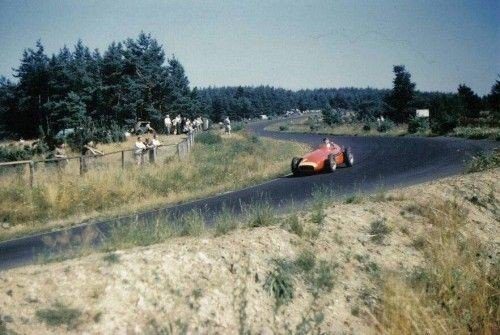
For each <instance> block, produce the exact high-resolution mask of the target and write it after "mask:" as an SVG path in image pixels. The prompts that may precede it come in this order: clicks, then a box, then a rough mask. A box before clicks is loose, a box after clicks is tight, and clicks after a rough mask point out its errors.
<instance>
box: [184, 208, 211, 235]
mask: <svg viewBox="0 0 500 335" xmlns="http://www.w3.org/2000/svg"><path fill="white" fill-rule="evenodd" d="M179 224H180V235H181V236H188V235H189V236H200V235H201V234H202V233H203V231H204V230H205V219H204V218H203V215H202V214H201V212H199V211H196V210H192V211H191V212H189V213H187V214H184V215H183V216H182V217H181V219H180V223H179Z"/></svg>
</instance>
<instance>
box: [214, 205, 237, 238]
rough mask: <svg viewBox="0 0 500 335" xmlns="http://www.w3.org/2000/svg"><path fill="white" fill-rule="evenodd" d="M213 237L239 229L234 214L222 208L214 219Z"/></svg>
mask: <svg viewBox="0 0 500 335" xmlns="http://www.w3.org/2000/svg"><path fill="white" fill-rule="evenodd" d="M214 225H215V235H216V236H220V235H225V234H227V233H229V232H231V231H233V230H235V229H238V228H239V226H240V225H239V222H238V220H236V219H235V217H234V213H232V212H231V211H229V210H228V209H227V208H226V207H224V208H222V212H221V213H220V214H219V215H217V217H216V218H215V219H214Z"/></svg>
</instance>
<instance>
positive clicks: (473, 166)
mask: <svg viewBox="0 0 500 335" xmlns="http://www.w3.org/2000/svg"><path fill="white" fill-rule="evenodd" d="M497 167H500V150H498V149H497V150H495V151H493V152H492V153H488V154H479V155H477V156H474V157H472V159H471V160H470V161H469V162H468V163H467V166H466V172H467V173H473V172H481V171H485V170H488V169H494V168H497Z"/></svg>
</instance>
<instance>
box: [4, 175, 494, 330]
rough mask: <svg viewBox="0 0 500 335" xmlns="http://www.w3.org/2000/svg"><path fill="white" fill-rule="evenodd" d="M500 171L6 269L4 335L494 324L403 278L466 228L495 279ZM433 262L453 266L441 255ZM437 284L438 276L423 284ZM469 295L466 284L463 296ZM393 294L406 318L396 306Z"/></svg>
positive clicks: (464, 236)
mask: <svg viewBox="0 0 500 335" xmlns="http://www.w3.org/2000/svg"><path fill="white" fill-rule="evenodd" d="M499 173H500V169H495V170H491V171H488V172H483V173H476V174H470V175H464V176H457V177H452V178H447V179H443V180H440V181H437V182H431V183H427V184H422V185H419V186H413V187H409V188H406V189H401V190H397V191H391V192H389V193H382V192H381V193H379V194H375V195H374V196H370V197H367V196H354V197H351V198H349V199H347V200H346V201H345V202H344V203H333V202H330V200H329V199H327V198H326V197H324V196H323V197H322V198H318V199H317V200H316V201H315V203H314V204H313V206H312V207H311V209H310V211H309V212H300V211H299V212H297V213H296V214H294V213H292V214H290V215H289V216H288V217H285V218H281V219H280V220H278V221H279V222H280V223H279V224H276V225H271V226H266V227H258V228H251V229H250V228H241V229H237V230H234V231H232V232H229V233H228V234H226V235H222V236H214V235H213V234H211V233H206V234H205V235H203V236H202V237H182V238H175V239H172V240H169V241H168V242H167V243H164V244H158V245H154V246H150V247H140V248H133V249H128V250H122V251H117V252H114V253H108V254H93V255H90V256H87V257H82V258H79V259H73V260H67V261H63V262H60V263H50V264H41V265H34V266H28V267H24V268H18V269H13V270H9V271H5V272H1V273H0V294H1V295H2V299H0V317H1V318H2V320H3V321H2V324H0V333H2V330H3V331H5V332H6V333H7V334H8V333H9V332H10V331H15V332H17V333H23V334H24V333H37V334H66V333H72V332H75V331H76V332H78V333H86V334H125V333H126V334H143V333H146V334H147V333H149V334H158V333H162V334H163V333H167V334H171V333H174V334H177V333H184V332H188V333H211V334H212V333H218V334H233V333H238V332H239V333H247V332H250V333H252V334H273V333H275V334H276V333H279V334H281V333H289V332H290V331H292V332H293V333H300V334H305V333H309V332H311V331H312V330H313V329H320V330H321V331H322V333H327V334H333V333H335V334H342V333H347V334H350V333H354V334H370V333H376V332H379V331H384V332H387V333H394V334H396V333H401V332H407V331H409V332H414V333H418V332H419V331H415V329H419V330H420V332H421V333H426V332H427V333H440V332H446V331H447V330H450V329H455V331H457V333H462V331H461V329H468V328H469V329H472V330H474V331H477V330H479V329H482V330H483V331H485V333H488V329H489V330H490V331H493V332H494V328H491V327H492V326H491V324H489V323H488V322H489V321H488V320H490V321H491V320H492V319H493V320H494V318H495V315H497V316H498V305H496V309H495V308H493V309H491V308H490V309H489V310H485V311H483V310H482V309H483V307H484V306H485V305H480V304H479V303H478V302H476V303H470V302H467V305H468V306H469V307H468V308H470V311H469V312H470V313H469V314H468V315H469V319H467V320H465V319H464V320H465V321H463V320H460V318H457V317H455V316H453V315H452V314H451V312H449V311H450V310H451V311H453V308H447V309H446V310H447V312H446V313H445V312H443V310H444V309H442V308H441V307H439V304H438V303H437V301H434V300H433V298H432V296H430V295H429V294H428V293H425V292H423V291H421V290H419V289H418V285H414V286H411V287H412V289H407V288H406V286H405V285H409V284H408V281H407V278H408V277H409V274H412V275H414V274H415V273H424V272H423V271H424V270H422V269H428V272H426V273H432V271H431V270H432V269H433V267H434V266H436V264H435V259H434V258H433V257H432V255H437V251H438V249H433V246H434V247H435V246H436V244H434V243H435V241H434V239H433V238H434V237H436V236H440V238H442V237H443V236H448V237H449V239H448V240H443V239H442V240H441V242H440V243H441V244H442V245H446V244H445V243H448V242H447V241H451V242H450V243H455V241H454V236H458V239H459V240H460V241H462V242H463V243H466V245H465V246H464V247H463V248H462V249H463V250H469V249H467V248H469V247H470V248H472V247H474V248H479V246H480V248H481V249H480V250H481V252H480V253H478V254H477V260H474V262H476V261H477V262H480V264H482V265H481V266H483V265H484V271H482V272H484V273H485V274H488V273H493V275H495V271H498V264H499V263H498V245H499V243H500V226H499V225H498V220H499V217H500V206H499V200H498V199H499V197H500V194H499V190H500V187H499V186H500V185H499V184H500V181H499V178H498V177H499ZM455 210H456V211H459V212H455ZM432 213H437V216H432V215H434V214H432ZM456 213H460V215H456V219H457V220H459V221H460V222H461V223H460V224H458V223H457V225H456V226H453V229H454V230H453V231H451V230H449V231H448V230H446V229H449V228H450V227H451V226H446V225H441V223H446V222H448V221H446V220H448V219H449V218H450V217H453V218H455V216H454V215H455V214H456ZM440 218H441V219H440ZM450 220H451V219H450ZM449 222H455V221H449ZM443 229H445V230H443ZM444 231H446V232H447V233H448V235H446V234H443V232H444ZM454 234H455V235H454ZM450 236H451V237H450ZM470 241H475V242H474V243H471V244H470V245H469V244H467V243H469V242H470ZM443 243H444V244H443ZM450 245H451V244H450ZM471 250H472V249H471ZM474 250H476V249H474ZM478 250H479V249H478ZM445 251H446V252H447V253H448V256H449V257H447V258H449V259H450V260H452V259H453V260H456V261H457V262H458V260H460V259H461V258H460V257H459V256H456V257H454V252H455V249H453V248H451V247H450V248H449V249H448V250H445ZM456 252H457V253H460V252H461V251H456ZM457 255H459V254H457ZM433 262H434V263H433ZM457 264H459V263H455V265H457ZM474 264H476V263H474ZM478 264H479V263H478ZM439 266H440V269H443V273H445V270H446V266H447V265H446V264H444V263H443V264H440V265H439ZM460 269H462V270H464V271H465V270H466V266H465V265H460ZM419 271H420V272H419ZM491 271H493V272H491ZM497 273H498V272H497ZM410 277H411V276H410ZM413 277H414V276H413ZM413 277H412V278H413ZM419 278H420V277H419ZM467 278H469V279H470V278H473V277H471V276H468V277H467ZM470 280H472V279H470ZM436 283H441V282H439V281H438V280H437V279H435V280H434V281H430V280H429V282H427V284H429V285H430V284H433V285H434V284H435V285H437V284H436ZM388 284H390V286H388ZM441 284H442V283H441ZM441 284H439V285H441ZM496 284H497V285H498V283H496ZM442 285H444V284H442ZM490 286H491V285H490ZM398 287H403V288H404V289H402V290H400V291H398V290H397V288H398ZM408 287H409V286H408ZM440 287H441V288H442V287H444V286H440ZM475 287H476V289H477V287H478V286H477V285H476V286H475ZM498 289H499V288H498V287H493V290H494V291H493V293H491V292H489V291H488V292H489V293H488V292H486V293H485V292H482V293H477V296H478V298H477V299H479V298H480V296H481V294H482V295H485V296H486V298H491V297H493V296H494V292H497V293H498ZM463 290H466V288H463ZM495 290H496V291H495ZM402 292H405V293H407V294H411V296H410V298H411V299H414V298H418V299H416V300H415V299H414V300H411V299H410V298H408V296H403V295H401V294H402ZM440 292H441V293H442V290H441V291H440ZM467 292H468V291H467ZM467 292H466V291H461V296H462V297H464V299H465V298H466V297H467V294H466V293H467ZM497 296H498V295H497ZM406 298H408V299H406ZM405 299H406V300H405ZM450 299H451V298H450ZM477 299H476V300H477ZM394 301H397V302H398V308H400V309H402V310H405V312H404V313H403V314H404V315H400V314H398V313H397V311H395V310H394V308H393V304H392V303H391V302H394ZM415 301H417V302H418V303H416V302H415ZM447 301H448V302H449V301H455V300H447ZM488 301H489V300H488V299H486V302H485V303H488ZM443 303H444V302H443ZM419 304H421V305H419ZM494 305H495V304H494V303H493V307H494ZM412 306H414V307H412ZM452 307H453V306H452ZM455 307H457V306H455ZM458 307H460V306H458ZM458 307H457V308H458ZM413 308H415V309H413ZM416 308H420V309H419V310H418V313H417V314H418V316H413V314H412V313H413V312H415V310H416ZM460 308H461V309H462V310H463V309H464V307H463V306H462V307H460ZM480 309H481V310H480ZM484 309H486V308H484ZM415 313H416V312H415ZM478 313H479V314H478ZM417 314H415V315H417ZM405 315H408V316H411V317H412V321H411V322H408V320H406V319H405ZM476 316H477V317H476ZM481 316H484V318H481ZM488 318H489V319H488ZM455 319H457V320H455ZM477 320H482V321H477ZM412 322H413V323H416V324H411V323H412ZM464 322H465V323H464ZM462 323H464V324H462ZM490 323H491V322H490ZM462 326H463V327H462ZM405 327H406V328H405ZM460 327H462V328H460ZM478 327H479V328H478ZM481 327H482V328H481ZM493 327H494V326H493Z"/></svg>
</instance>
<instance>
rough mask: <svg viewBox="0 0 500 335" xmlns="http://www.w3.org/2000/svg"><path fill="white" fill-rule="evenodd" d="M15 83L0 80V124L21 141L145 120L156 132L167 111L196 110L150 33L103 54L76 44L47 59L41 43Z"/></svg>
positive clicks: (183, 80) (175, 63)
mask: <svg viewBox="0 0 500 335" xmlns="http://www.w3.org/2000/svg"><path fill="white" fill-rule="evenodd" d="M14 77H15V78H17V82H12V81H10V80H7V79H6V78H5V77H2V78H0V127H1V128H2V130H3V132H4V134H5V133H8V134H11V135H18V136H24V137H35V136H39V135H40V133H44V134H54V133H56V132H57V131H59V130H61V129H66V128H75V127H80V126H81V125H83V124H89V123H94V124H98V125H100V126H101V127H105V128H111V127H113V126H114V127H127V126H130V125H132V124H133V123H134V122H136V120H149V121H151V122H152V123H153V125H154V126H157V127H159V126H160V125H161V124H162V121H163V118H164V116H165V114H167V113H172V114H176V113H182V114H183V115H185V116H191V117H192V116H194V115H196V114H199V113H201V105H200V103H199V99H198V98H197V91H196V89H190V87H189V80H188V78H187V76H186V74H185V72H184V68H183V66H182V65H181V63H180V62H179V60H177V59H176V58H175V57H174V56H172V57H171V58H168V59H167V58H166V57H165V52H164V50H163V47H162V46H161V45H160V44H159V43H158V42H157V41H156V40H155V39H154V38H152V37H151V35H149V34H145V33H141V34H140V35H139V36H138V37H137V38H136V39H130V38H129V39H126V40H125V41H123V42H118V43H115V42H113V43H111V44H110V45H109V46H108V47H107V49H106V50H105V51H104V53H102V54H101V53H100V52H99V51H98V50H93V51H91V50H90V49H89V48H88V47H87V46H85V45H84V44H83V42H82V41H78V42H77V43H76V45H75V46H74V48H73V49H72V50H70V49H69V48H67V47H66V46H64V47H63V48H62V49H60V50H59V52H58V53H56V54H52V55H51V56H48V55H47V54H46V53H45V50H44V47H43V45H42V43H41V42H40V41H38V42H37V43H36V47H35V48H34V49H31V48H30V49H27V50H25V51H24V52H23V55H22V57H21V64H20V65H19V67H18V68H16V69H14Z"/></svg>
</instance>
